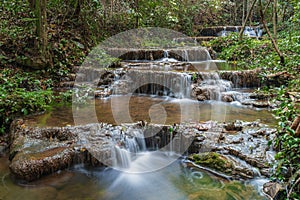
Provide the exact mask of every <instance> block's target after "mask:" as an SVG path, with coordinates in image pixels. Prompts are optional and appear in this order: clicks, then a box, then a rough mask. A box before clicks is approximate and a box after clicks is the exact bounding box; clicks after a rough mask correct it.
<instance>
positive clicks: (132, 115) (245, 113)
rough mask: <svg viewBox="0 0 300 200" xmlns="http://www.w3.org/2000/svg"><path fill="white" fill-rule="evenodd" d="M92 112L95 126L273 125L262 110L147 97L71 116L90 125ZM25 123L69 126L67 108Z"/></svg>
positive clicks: (93, 106)
mask: <svg viewBox="0 0 300 200" xmlns="http://www.w3.org/2000/svg"><path fill="white" fill-rule="evenodd" d="M94 110H95V112H96V116H97V120H98V122H105V123H110V124H114V125H116V124H120V123H131V122H136V121H140V120H145V121H147V122H150V123H157V124H174V123H184V122H199V121H209V120H214V121H219V122H231V121H234V120H243V121H255V120H260V121H261V122H262V123H265V124H268V125H274V124H275V123H276V120H275V119H274V117H273V116H272V113H271V112H270V111H268V110H266V109H253V108H249V107H246V106H242V105H240V103H238V102H233V103H225V102H218V101H207V102H199V101H195V100H190V99H174V98H169V97H158V96H156V97H153V96H152V97H151V96H142V95H138V96H112V97H110V98H107V99H96V100H95V102H91V103H90V104H87V105H84V106H80V107H77V108H76V107H75V109H74V115H75V116H77V117H80V122H81V123H83V124H84V123H91V121H90V118H91V116H90V114H91V111H94ZM27 123H29V124H31V125H37V126H42V127H43V126H66V125H73V124H74V118H73V112H72V107H71V106H54V107H52V108H51V110H50V111H48V112H46V113H45V114H43V115H39V116H32V117H30V118H29V119H28V120H27Z"/></svg>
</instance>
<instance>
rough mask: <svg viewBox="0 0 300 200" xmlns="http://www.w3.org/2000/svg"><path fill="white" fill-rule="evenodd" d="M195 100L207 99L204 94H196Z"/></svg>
mask: <svg viewBox="0 0 300 200" xmlns="http://www.w3.org/2000/svg"><path fill="white" fill-rule="evenodd" d="M197 100H198V101H205V100H207V98H206V96H204V95H198V96H197Z"/></svg>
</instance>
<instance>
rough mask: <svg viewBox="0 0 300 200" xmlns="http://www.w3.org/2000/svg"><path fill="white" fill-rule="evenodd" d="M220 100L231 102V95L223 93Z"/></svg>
mask: <svg viewBox="0 0 300 200" xmlns="http://www.w3.org/2000/svg"><path fill="white" fill-rule="evenodd" d="M222 101H224V102H232V101H233V97H232V96H230V95H223V96H222Z"/></svg>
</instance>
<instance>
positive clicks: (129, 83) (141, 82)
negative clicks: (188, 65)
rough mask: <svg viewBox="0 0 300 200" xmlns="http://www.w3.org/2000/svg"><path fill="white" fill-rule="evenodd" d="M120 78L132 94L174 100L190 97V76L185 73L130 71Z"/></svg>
mask: <svg viewBox="0 0 300 200" xmlns="http://www.w3.org/2000/svg"><path fill="white" fill-rule="evenodd" d="M122 78H123V79H122V82H123V83H126V88H127V91H131V92H133V93H138V94H150V95H159V96H170V97H176V98H189V97H190V87H191V75H189V74H187V73H177V72H170V71H166V72H165V71H150V70H149V71H148V70H147V71H146V70H145V71H141V70H130V71H129V72H128V73H127V74H126V76H124V77H122ZM122 86H123V87H124V85H122ZM117 89H119V88H117ZM116 91H118V90H116Z"/></svg>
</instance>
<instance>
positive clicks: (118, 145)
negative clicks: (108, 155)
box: [112, 128, 146, 169]
mask: <svg viewBox="0 0 300 200" xmlns="http://www.w3.org/2000/svg"><path fill="white" fill-rule="evenodd" d="M113 134H114V135H113V137H114V144H115V145H114V148H113V151H112V155H113V158H114V159H113V165H114V166H115V167H117V168H121V169H124V168H129V167H130V166H131V163H132V161H133V160H134V159H135V157H136V155H137V153H139V152H145V151H146V142H145V139H144V133H143V131H142V130H141V129H133V128H130V129H128V130H127V134H123V133H122V132H119V131H115V132H114V133H113Z"/></svg>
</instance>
